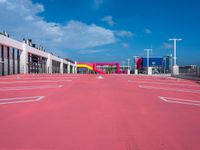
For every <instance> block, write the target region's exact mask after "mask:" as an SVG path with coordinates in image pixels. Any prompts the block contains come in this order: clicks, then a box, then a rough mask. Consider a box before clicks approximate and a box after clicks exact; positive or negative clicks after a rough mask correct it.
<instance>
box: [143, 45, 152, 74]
mask: <svg viewBox="0 0 200 150" xmlns="http://www.w3.org/2000/svg"><path fill="white" fill-rule="evenodd" d="M144 51H146V52H147V73H149V70H148V69H149V52H150V51H152V49H144Z"/></svg>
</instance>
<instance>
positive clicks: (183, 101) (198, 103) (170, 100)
mask: <svg viewBox="0 0 200 150" xmlns="http://www.w3.org/2000/svg"><path fill="white" fill-rule="evenodd" d="M159 99H161V100H163V101H165V102H168V103H178V104H185V105H195V106H200V100H199V101H197V100H189V99H180V98H170V97H162V96H159Z"/></svg>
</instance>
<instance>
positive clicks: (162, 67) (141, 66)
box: [135, 56, 172, 73]
mask: <svg viewBox="0 0 200 150" xmlns="http://www.w3.org/2000/svg"><path fill="white" fill-rule="evenodd" d="M147 61H148V59H147V58H144V57H140V58H136V60H135V63H136V64H135V66H136V68H137V69H138V70H139V72H145V71H146V70H147V64H148V63H147ZM171 62H172V58H171V57H170V56H164V57H162V58H149V67H152V68H153V73H169V72H171V65H172V64H171Z"/></svg>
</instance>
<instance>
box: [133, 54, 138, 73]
mask: <svg viewBox="0 0 200 150" xmlns="http://www.w3.org/2000/svg"><path fill="white" fill-rule="evenodd" d="M137 57H138V56H133V60H134V64H135V70H134V72H135V75H137V74H138V70H137V62H136V60H137Z"/></svg>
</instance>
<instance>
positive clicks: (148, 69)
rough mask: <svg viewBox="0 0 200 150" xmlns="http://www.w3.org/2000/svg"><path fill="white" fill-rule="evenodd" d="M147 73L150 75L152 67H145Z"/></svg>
mask: <svg viewBox="0 0 200 150" xmlns="http://www.w3.org/2000/svg"><path fill="white" fill-rule="evenodd" d="M147 72H148V75H152V67H148V68H147Z"/></svg>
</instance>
